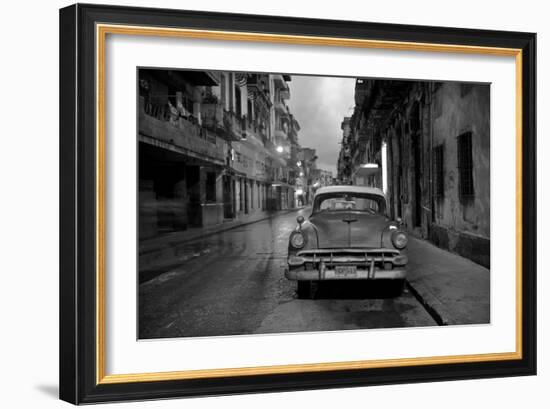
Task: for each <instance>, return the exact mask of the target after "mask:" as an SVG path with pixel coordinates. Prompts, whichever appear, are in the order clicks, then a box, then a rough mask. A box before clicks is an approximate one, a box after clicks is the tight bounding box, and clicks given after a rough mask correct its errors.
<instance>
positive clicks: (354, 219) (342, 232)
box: [309, 212, 389, 248]
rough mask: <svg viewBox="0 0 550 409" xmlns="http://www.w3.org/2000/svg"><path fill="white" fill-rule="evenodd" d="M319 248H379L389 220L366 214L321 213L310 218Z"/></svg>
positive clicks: (380, 216)
mask: <svg viewBox="0 0 550 409" xmlns="http://www.w3.org/2000/svg"><path fill="white" fill-rule="evenodd" d="M309 221H310V223H311V224H312V226H313V227H314V228H315V230H316V232H317V240H318V244H319V248H365V247H369V248H372V247H374V248H379V247H381V243H382V232H383V231H384V229H385V228H386V227H387V226H388V224H389V220H388V219H387V218H386V217H384V216H382V215H373V214H369V213H365V212H321V213H317V214H316V215H314V216H312V217H310V219H309Z"/></svg>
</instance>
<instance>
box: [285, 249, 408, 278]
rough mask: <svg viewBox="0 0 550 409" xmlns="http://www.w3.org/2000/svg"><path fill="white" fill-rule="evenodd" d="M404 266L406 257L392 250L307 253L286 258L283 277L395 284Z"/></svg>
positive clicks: (322, 250)
mask: <svg viewBox="0 0 550 409" xmlns="http://www.w3.org/2000/svg"><path fill="white" fill-rule="evenodd" d="M407 262H408V257H407V256H406V255H404V254H402V253H401V252H399V251H397V250H395V249H384V248H380V249H310V250H303V251H299V252H298V253H297V254H294V255H290V256H289V258H288V266H287V268H286V269H285V277H286V278H287V279H289V280H298V281H300V280H308V281H309V280H312V281H323V280H398V279H404V278H405V276H406V274H407V268H406V264H407ZM340 266H348V267H352V268H351V269H342V268H340ZM342 270H344V271H342Z"/></svg>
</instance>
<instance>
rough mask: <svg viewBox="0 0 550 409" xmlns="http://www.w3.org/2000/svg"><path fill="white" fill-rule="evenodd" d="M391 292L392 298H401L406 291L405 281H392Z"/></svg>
mask: <svg viewBox="0 0 550 409" xmlns="http://www.w3.org/2000/svg"><path fill="white" fill-rule="evenodd" d="M389 287H390V292H391V296H392V297H399V296H401V295H402V294H403V291H404V289H405V279H402V278H401V279H396V280H391V281H390V283H389Z"/></svg>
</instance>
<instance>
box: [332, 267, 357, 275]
mask: <svg viewBox="0 0 550 409" xmlns="http://www.w3.org/2000/svg"><path fill="white" fill-rule="evenodd" d="M334 273H335V274H336V275H337V276H338V277H355V276H356V275H357V267H356V266H336V268H335V269H334Z"/></svg>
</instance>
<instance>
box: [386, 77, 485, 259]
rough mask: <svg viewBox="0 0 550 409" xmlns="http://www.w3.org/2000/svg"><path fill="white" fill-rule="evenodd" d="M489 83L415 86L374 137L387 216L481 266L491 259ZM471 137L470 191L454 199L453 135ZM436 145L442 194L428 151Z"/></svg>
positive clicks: (455, 148)
mask: <svg viewBox="0 0 550 409" xmlns="http://www.w3.org/2000/svg"><path fill="white" fill-rule="evenodd" d="M489 110H490V86H489V85H487V84H460V83H452V82H446V83H440V84H430V83H417V84H414V85H412V86H411V87H410V90H409V93H408V95H407V96H406V97H405V98H404V99H403V101H402V104H401V106H399V107H398V108H397V109H396V110H395V111H394V112H393V113H392V117H391V118H389V120H387V121H386V125H385V127H382V129H381V132H382V134H383V135H384V138H385V140H386V141H387V142H388V185H389V186H388V195H389V196H390V197H389V200H390V206H391V208H392V215H393V216H394V217H401V218H402V219H403V222H404V224H405V226H406V227H407V228H408V229H409V230H410V231H411V232H413V233H414V234H417V235H418V236H420V237H423V238H428V239H430V240H431V241H432V242H434V243H435V244H436V245H438V246H440V247H442V248H445V249H449V250H451V251H454V252H457V253H459V254H461V255H463V256H465V257H468V258H470V259H472V260H474V261H476V262H478V263H480V264H482V265H485V266H489V259H490V186H489V183H490V146H489V144H490V112H489ZM466 132H471V134H472V164H473V166H472V171H473V183H474V194H473V195H472V196H471V197H467V198H465V197H461V196H460V194H459V180H458V178H459V170H458V153H457V152H458V136H459V135H461V134H464V133H466ZM437 146H442V147H443V187H444V191H443V194H442V195H436V194H435V191H434V189H435V185H434V183H435V175H434V172H435V170H434V153H433V152H434V148H435V147H437Z"/></svg>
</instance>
